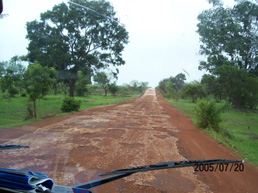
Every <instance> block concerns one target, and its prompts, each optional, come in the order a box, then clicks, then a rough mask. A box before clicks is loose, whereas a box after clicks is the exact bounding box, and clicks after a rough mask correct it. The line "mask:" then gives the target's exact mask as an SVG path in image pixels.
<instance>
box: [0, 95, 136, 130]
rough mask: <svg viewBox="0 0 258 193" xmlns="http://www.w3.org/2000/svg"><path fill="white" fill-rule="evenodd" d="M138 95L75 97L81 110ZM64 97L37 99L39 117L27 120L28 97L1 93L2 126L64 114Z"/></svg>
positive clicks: (0, 116) (6, 126) (52, 96)
mask: <svg viewBox="0 0 258 193" xmlns="http://www.w3.org/2000/svg"><path fill="white" fill-rule="evenodd" d="M135 96H137V95H136V94H131V95H129V96H126V97H124V96H117V97H113V96H111V95H107V96H106V97H105V96H103V95H99V94H98V95H89V96H85V97H75V99H78V100H81V101H82V103H81V107H80V110H83V109H88V108H92V107H97V106H102V105H109V104H116V103H119V102H122V101H125V100H128V99H130V98H133V97H135ZM63 99H64V95H47V96H45V97H44V98H43V99H38V100H37V115H38V116H37V117H38V119H31V120H25V117H26V111H27V105H28V103H29V101H28V100H29V98H28V97H21V96H18V95H17V96H16V97H14V98H9V99H5V98H3V96H2V95H0V128H8V127H12V126H17V125H21V124H26V123H30V122H33V121H36V120H40V119H42V117H44V116H46V115H49V114H55V116H58V115H61V114H63V113H62V111H61V105H62V102H63Z"/></svg>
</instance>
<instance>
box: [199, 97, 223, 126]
mask: <svg viewBox="0 0 258 193" xmlns="http://www.w3.org/2000/svg"><path fill="white" fill-rule="evenodd" d="M220 114H221V110H220V109H219V108H218V107H217V106H216V103H215V101H214V100H199V101H198V104H197V106H196V107H195V115H196V117H197V126H198V127H200V128H204V129H205V128H207V127H209V126H210V127H211V128H212V129H213V130H215V131H219V123H220V122H221V121H222V119H221V118H220Z"/></svg>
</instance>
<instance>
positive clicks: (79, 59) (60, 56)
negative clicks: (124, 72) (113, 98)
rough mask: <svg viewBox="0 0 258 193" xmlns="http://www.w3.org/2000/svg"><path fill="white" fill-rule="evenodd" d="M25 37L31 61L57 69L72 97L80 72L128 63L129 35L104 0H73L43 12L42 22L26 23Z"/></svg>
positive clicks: (89, 71) (87, 72)
mask: <svg viewBox="0 0 258 193" xmlns="http://www.w3.org/2000/svg"><path fill="white" fill-rule="evenodd" d="M74 3H76V4H74ZM77 4H79V5H80V6H78V5H77ZM26 37H27V39H28V40H29V41H30V43H29V46H28V51H29V54H28V59H29V61H30V62H35V61H38V62H39V63H42V64H44V65H46V66H48V67H54V68H55V69H56V70H57V71H58V74H59V75H58V76H59V79H61V80H63V81H64V82H66V83H67V84H68V85H69V87H70V96H74V87H75V84H76V80H77V72H78V71H79V70H80V71H82V72H83V73H84V74H90V73H92V71H93V70H96V69H100V68H108V67H109V66H110V65H113V66H115V67H116V66H120V65H124V64H125V62H124V60H123V59H122V51H123V49H124V45H125V44H127V43H128V32H127V31H126V29H125V28H124V26H123V25H121V24H120V23H119V22H118V19H117V18H115V11H114V9H113V7H112V6H111V4H110V3H109V2H107V1H105V0H98V1H97V0H85V1H82V0H72V2H69V6H68V5H66V4H65V3H61V4H59V5H56V6H54V7H53V9H52V10H51V11H47V12H45V13H42V14H41V16H40V21H36V20H35V21H32V22H28V23H27V36H26ZM115 73H118V70H117V69H116V72H115Z"/></svg>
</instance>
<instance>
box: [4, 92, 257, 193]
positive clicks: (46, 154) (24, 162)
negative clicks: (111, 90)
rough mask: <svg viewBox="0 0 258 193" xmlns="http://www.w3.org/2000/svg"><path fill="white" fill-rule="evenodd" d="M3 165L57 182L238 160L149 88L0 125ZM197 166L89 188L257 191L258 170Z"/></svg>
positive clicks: (85, 180) (112, 189) (168, 190)
mask: <svg viewBox="0 0 258 193" xmlns="http://www.w3.org/2000/svg"><path fill="white" fill-rule="evenodd" d="M0 143H1V144H19V145H29V146H30V148H28V149H27V148H26V149H14V150H3V151H0V155H1V160H0V167H6V168H13V169H22V170H31V171H36V172H42V173H45V174H47V175H48V176H49V177H50V178H52V179H53V180H54V181H55V183H56V184H58V185H75V184H80V183H83V182H87V181H90V180H95V179H99V178H100V177H99V176H98V175H99V174H100V173H104V172H108V171H112V170H115V169H122V168H128V167H133V166H141V165H149V164H154V163H158V162H166V161H179V160H191V159H220V158H221V159H239V158H237V157H236V156H234V155H233V154H232V153H231V152H229V151H228V150H227V149H226V148H225V147H223V146H222V145H220V144H218V143H217V142H216V141H214V140H212V139H210V138H209V137H208V136H207V135H206V134H205V133H204V132H203V131H200V130H199V129H197V128H196V127H195V126H194V125H193V123H192V122H191V120H190V119H189V118H188V117H186V116H184V115H183V114H182V113H180V112H179V111H178V110H176V109H175V108H173V107H171V106H170V105H169V104H168V103H167V102H166V101H165V100H164V98H163V97H162V96H161V95H160V94H159V93H157V92H156V91H155V90H154V89H148V90H147V91H146V92H145V93H144V94H143V95H141V96H139V97H136V98H134V99H131V100H129V101H126V102H123V103H120V104H116V105H109V106H103V107H98V108H92V109H88V110H83V111H80V112H76V113H73V114H69V115H64V116H60V117H54V118H49V119H46V120H42V121H38V122H34V123H31V124H27V125H23V126H19V127H15V128H9V129H2V130H0ZM244 166H245V168H244V171H243V172H233V171H231V172H229V171H228V172H225V171H224V172H219V171H216V172H194V168H193V167H188V168H177V169H166V170H157V171H149V172H142V173H137V174H133V175H131V176H128V177H125V178H123V179H120V180H117V181H114V182H111V183H108V184H105V185H101V186H99V187H96V188H93V189H91V190H92V191H93V192H108V193H109V192H129V193H131V192H134V193H135V192H152V193H155V192H258V171H257V169H255V168H254V167H252V166H250V165H248V164H246V163H245V164H244Z"/></svg>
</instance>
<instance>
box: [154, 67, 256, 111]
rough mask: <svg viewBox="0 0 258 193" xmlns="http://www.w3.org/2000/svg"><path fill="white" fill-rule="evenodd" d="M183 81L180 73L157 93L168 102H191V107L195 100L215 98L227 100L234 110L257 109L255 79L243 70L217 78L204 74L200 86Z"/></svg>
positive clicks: (227, 70) (228, 70)
mask: <svg viewBox="0 0 258 193" xmlns="http://www.w3.org/2000/svg"><path fill="white" fill-rule="evenodd" d="M185 80H186V78H185V75H184V74H182V73H180V74H178V75H176V76H175V77H170V78H166V79H164V80H162V81H160V82H159V86H158V87H157V89H158V90H159V91H160V92H161V93H162V94H163V95H164V96H165V97H167V98H174V99H179V98H183V99H186V98H190V99H191V100H192V102H194V103H195V102H196V101H197V100H198V99H203V98H214V99H215V100H216V101H222V100H226V101H227V102H228V103H229V104H231V105H232V107H234V108H241V109H242V108H250V109H255V108H257V105H258V79H257V78H256V77H252V76H249V75H248V73H247V72H246V71H245V70H240V69H237V68H234V67H229V66H228V67H223V70H222V71H221V72H220V74H219V75H217V76H216V75H212V74H204V75H203V76H202V79H201V81H200V82H199V81H192V82H190V83H186V82H185Z"/></svg>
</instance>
